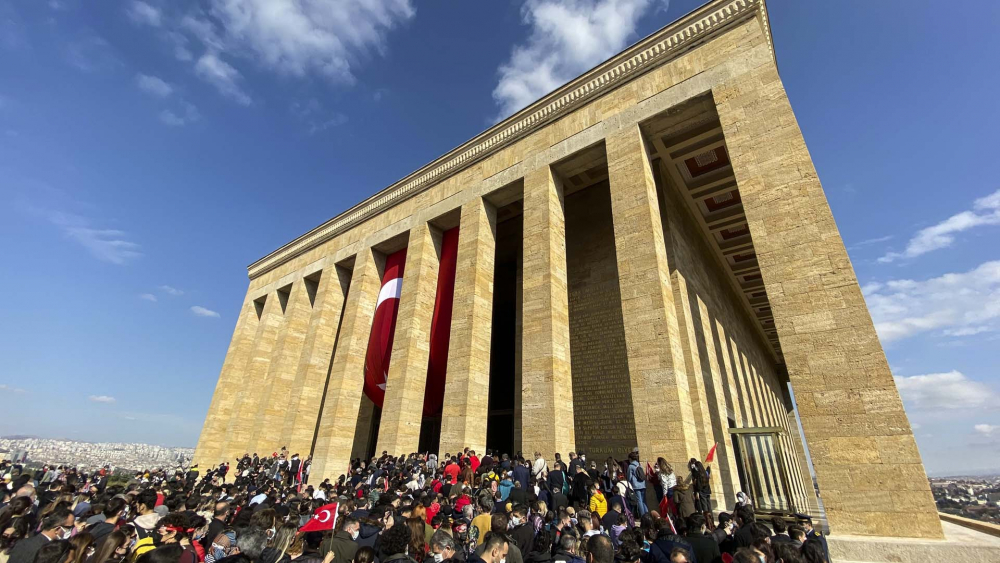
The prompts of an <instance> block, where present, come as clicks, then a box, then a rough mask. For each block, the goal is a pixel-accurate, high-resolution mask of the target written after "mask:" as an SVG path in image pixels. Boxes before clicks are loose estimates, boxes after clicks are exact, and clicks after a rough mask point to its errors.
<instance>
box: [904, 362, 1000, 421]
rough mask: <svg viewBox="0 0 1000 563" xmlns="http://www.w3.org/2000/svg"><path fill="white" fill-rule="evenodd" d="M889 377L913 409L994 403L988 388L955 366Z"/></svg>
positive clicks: (965, 407) (967, 406) (929, 409)
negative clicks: (954, 367)
mask: <svg viewBox="0 0 1000 563" xmlns="http://www.w3.org/2000/svg"><path fill="white" fill-rule="evenodd" d="M893 379H895V380H896V387H897V388H898V389H899V394H900V396H902V398H903V402H905V403H907V406H909V407H912V408H913V409H915V410H925V411H939V410H952V409H955V410H957V409H981V408H992V407H994V406H996V404H997V398H998V397H997V394H996V393H995V392H994V391H993V390H992V389H990V388H989V387H987V386H986V385H984V384H982V383H979V382H978V381H972V380H971V379H969V378H967V377H965V375H964V374H962V373H961V372H959V371H956V370H952V371H949V372H945V373H930V374H927V375H913V376H910V377H902V376H900V377H894V378H893Z"/></svg>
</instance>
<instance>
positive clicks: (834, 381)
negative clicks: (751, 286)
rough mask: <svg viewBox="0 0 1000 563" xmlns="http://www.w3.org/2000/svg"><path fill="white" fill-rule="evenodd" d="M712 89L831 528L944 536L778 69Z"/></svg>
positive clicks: (753, 72) (751, 73)
mask: <svg viewBox="0 0 1000 563" xmlns="http://www.w3.org/2000/svg"><path fill="white" fill-rule="evenodd" d="M712 93H713V96H714V98H715V102H716V109H717V111H718V114H719V120H720V122H721V124H722V129H723V132H724V134H725V137H726V145H727V149H728V151H729V155H730V160H731V161H732V165H733V171H734V172H735V175H736V181H737V184H738V185H739V189H740V195H741V197H742V200H743V207H744V211H745V213H746V218H747V222H748V224H749V226H750V232H751V234H752V235H753V240H754V246H755V249H756V252H757V259H758V262H759V264H760V271H761V274H762V276H763V279H764V286H765V287H766V288H767V295H768V298H769V300H770V302H771V310H772V311H773V313H774V322H775V326H776V327H777V330H778V338H779V339H780V342H781V349H782V352H783V354H784V357H785V364H786V366H787V368H788V375H789V379H790V380H791V382H792V385H793V386H794V388H795V396H796V399H797V402H798V406H799V414H800V417H801V420H802V427H803V429H804V430H805V438H806V442H807V443H808V445H809V451H810V453H811V454H812V460H813V466H814V467H815V469H816V477H817V479H818V481H819V487H820V490H821V491H822V494H823V504H824V505H825V507H826V514H827V518H828V520H829V523H830V528H831V530H832V531H833V532H834V533H836V534H854V535H875V536H907V537H922V538H941V537H942V531H941V523H940V521H939V520H938V516H937V510H936V508H935V505H934V499H933V497H932V496H931V492H930V486H929V485H928V482H927V475H926V473H925V472H924V466H923V463H922V462H921V460H920V453H919V452H918V451H917V445H916V442H915V440H914V439H913V432H912V431H911V429H910V424H909V422H908V420H907V418H906V413H904V412H903V404H902V401H901V400H900V398H899V393H898V391H897V390H896V386H895V383H894V382H893V379H892V373H891V372H890V371H889V365H888V362H887V361H886V359H885V354H884V353H883V351H882V347H881V345H880V344H879V340H878V336H877V335H876V333H875V327H874V326H873V325H872V320H871V316H870V315H869V313H868V309H867V307H866V306H865V301H864V297H862V294H861V289H860V288H859V287H858V281H857V278H856V276H855V274H854V269H853V268H852V267H851V262H850V260H849V258H848V256H847V251H846V249H845V248H844V243H843V241H842V240H841V238H840V233H839V232H838V231H837V226H836V224H835V223H834V221H833V216H832V214H831V212H830V208H829V206H828V204H827V201H826V197H825V196H824V194H823V188H822V186H820V183H819V179H818V178H817V177H816V171H815V169H814V168H813V164H812V161H811V159H810V158H809V152H808V150H807V149H806V145H805V142H804V141H803V139H802V134H801V132H800V131H799V128H798V125H797V123H796V121H795V116H794V115H793V113H792V108H791V106H790V105H789V103H788V98H787V96H786V95H785V91H784V88H783V87H782V84H781V80H780V78H779V77H778V73H777V69H776V68H775V67H774V66H773V65H763V66H760V67H757V68H755V69H753V70H750V71H748V72H746V73H744V74H742V75H739V76H737V77H735V78H732V79H731V80H730V81H728V82H726V83H724V84H722V85H719V86H717V87H716V88H714V89H713V92H712ZM901 522H905V525H901V524H900V523H901Z"/></svg>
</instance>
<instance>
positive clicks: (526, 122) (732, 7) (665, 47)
mask: <svg viewBox="0 0 1000 563" xmlns="http://www.w3.org/2000/svg"><path fill="white" fill-rule="evenodd" d="M765 12H766V10H765V9H764V6H763V0H715V1H713V2H710V3H708V4H706V5H704V6H702V7H701V8H699V9H697V10H695V11H693V12H691V13H690V14H688V15H686V16H684V17H682V18H680V19H679V20H677V21H675V22H673V23H671V24H669V25H667V26H666V27H664V28H662V29H660V30H659V31H657V32H655V33H653V34H651V35H650V36H648V37H646V38H645V39H643V40H641V41H639V42H638V43H636V44H635V45H633V46H631V47H629V48H628V49H626V50H625V51H623V52H621V53H619V54H618V55H615V56H614V57H612V58H611V59H609V60H608V61H605V62H604V63H602V64H600V65H598V66H597V67H595V68H593V69H591V70H590V71H588V72H587V73H585V74H583V75H582V76H580V77H579V78H577V79H575V80H573V81H572V82H569V83H568V84H566V85H565V86H563V87H561V88H559V89H558V90H556V91H554V92H552V93H551V94H549V95H547V96H545V97H544V98H542V99H540V100H538V101H537V102H535V103H533V104H531V105H530V106H528V107H526V108H524V109H523V110H521V111H519V112H517V113H515V114H514V115H512V116H510V117H508V118H507V119H505V120H503V121H502V122H500V123H498V124H496V125H494V126H493V127H491V128H490V129H488V130H486V131H485V132H483V133H481V134H479V135H478V136H476V137H475V138H473V139H472V140H470V141H468V142H466V143H465V144H463V145H461V146H459V147H458V148H456V149H454V150H452V151H451V152H449V153H447V154H445V155H444V156H442V157H440V158H438V159H437V160H435V161H434V162H431V163H430V164H428V165H426V166H424V167H423V168H421V169H419V170H417V171H416V172H414V173H412V174H410V175H409V176H407V177H405V178H403V179H402V180H400V181H398V182H396V183H394V184H392V185H391V186H389V187H388V188H386V189H384V190H382V191H380V192H379V193H377V194H375V195H374V196H372V197H370V198H368V199H366V200H364V201H362V202H361V203H359V204H357V205H355V206H354V207H352V208H350V209H348V210H347V211H345V212H344V213H341V214H340V215H337V216H336V217H334V218H333V219H330V220H329V221H327V222H325V223H323V224H322V225H320V226H318V227H316V228H315V229H313V230H311V231H309V232H308V233H306V234H304V235H302V236H300V237H298V238H296V239H295V240H293V241H291V242H289V243H288V244H286V245H284V246H282V247H281V248H279V249H277V250H275V251H274V252H272V253H270V254H268V255H267V256H265V257H263V258H261V259H260V260H258V261H256V262H254V263H253V264H251V265H250V266H249V267H248V268H247V270H248V273H249V276H250V279H254V278H256V277H258V276H260V275H262V274H264V273H266V272H268V271H270V270H272V269H274V268H276V267H278V266H280V265H281V264H283V263H285V262H287V261H288V260H291V259H292V258H294V257H296V256H299V255H300V254H302V253H303V252H306V251H308V250H310V249H312V248H315V247H316V246H318V245H320V244H322V243H324V242H326V241H328V240H330V239H331V238H333V237H335V236H337V235H338V234H340V233H343V232H344V231H347V230H348V229H350V228H351V227H353V226H355V225H357V224H359V223H361V222H362V221H365V220H367V219H369V218H370V217H373V216H375V215H377V214H378V213H381V212H383V211H385V210H386V209H388V208H390V207H392V206H394V205H396V204H398V203H400V202H402V201H404V200H406V199H408V198H410V197H413V196H414V195H416V194H418V193H420V192H422V191H424V190H425V189H427V188H430V187H431V186H433V185H435V184H437V183H438V182H440V181H442V180H443V179H445V178H447V177H449V176H451V175H453V174H455V173H457V172H459V171H461V170H463V169H465V168H466V167H468V166H470V165H471V164H474V163H476V162H478V161H480V160H482V159H484V158H486V157H488V156H490V155H491V154H493V153H495V152H496V151H498V150H500V149H501V148H503V147H506V146H508V145H510V144H511V143H513V142H515V141H518V140H520V139H522V138H524V137H525V136H527V135H528V134H530V133H531V132H533V131H535V130H537V129H538V128H540V127H542V126H544V125H547V124H549V123H551V122H553V121H555V120H556V119H559V118H560V117H563V116H564V115H566V114H568V113H570V112H572V111H573V110H575V109H577V108H579V107H580V106H582V105H583V104H585V103H587V102H588V101H590V100H592V99H593V98H595V97H597V96H600V95H603V94H605V93H607V92H608V91H610V90H612V89H614V88H616V87H618V86H619V85H621V84H623V83H625V82H628V81H630V80H633V79H635V78H636V77H638V76H640V75H642V74H644V73H646V72H648V71H650V70H652V69H654V68H656V67H658V66H660V65H662V64H664V63H666V62H668V61H670V60H672V59H674V58H676V57H678V56H680V55H681V54H683V53H684V52H686V51H688V50H690V49H692V48H694V47H696V46H698V45H700V44H701V43H704V42H705V41H707V40H708V39H710V38H711V37H713V36H715V35H717V34H718V33H720V32H722V31H724V30H726V29H728V28H731V27H732V26H734V25H737V24H738V23H740V22H742V21H745V20H746V19H747V18H750V17H753V16H754V15H756V14H758V13H760V14H761V16H762V17H761V23H762V25H763V26H764V28H765V29H764V34H765V37H766V38H767V41H768V46H769V47H770V46H771V33H770V30H769V29H767V17H766V13H765ZM771 54H772V57H773V55H774V49H773V48H771Z"/></svg>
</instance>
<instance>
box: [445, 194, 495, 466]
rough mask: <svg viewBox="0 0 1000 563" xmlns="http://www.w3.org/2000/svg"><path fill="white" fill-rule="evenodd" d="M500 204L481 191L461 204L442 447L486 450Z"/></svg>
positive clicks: (451, 449)
mask: <svg viewBox="0 0 1000 563" xmlns="http://www.w3.org/2000/svg"><path fill="white" fill-rule="evenodd" d="M495 260H496V209H494V208H493V206H492V205H491V204H490V203H488V202H487V201H485V200H483V198H481V197H476V198H473V199H472V201H469V202H468V203H466V204H465V205H463V206H462V215H461V223H460V224H459V231H458V256H457V260H456V266H455V300H454V307H453V308H452V316H451V341H450V344H449V346H448V380H447V384H446V385H445V387H444V408H443V410H442V414H441V446H440V447H439V448H438V449H439V450H440V451H441V452H456V451H461V450H462V448H465V447H469V448H471V449H473V450H475V451H476V452H485V451H486V412H487V410H488V408H489V394H490V342H491V336H492V330H493V267H494V263H495Z"/></svg>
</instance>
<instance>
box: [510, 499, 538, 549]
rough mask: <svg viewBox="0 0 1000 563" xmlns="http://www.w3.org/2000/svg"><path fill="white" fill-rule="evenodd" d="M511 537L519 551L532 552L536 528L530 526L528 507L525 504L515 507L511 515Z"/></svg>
mask: <svg viewBox="0 0 1000 563" xmlns="http://www.w3.org/2000/svg"><path fill="white" fill-rule="evenodd" d="M510 526H511V527H510V532H509V535H510V537H511V539H512V540H514V545H516V546H517V550H518V551H519V552H521V553H522V554H524V553H530V552H531V544H532V542H533V541H534V539H535V528H534V527H533V526H531V525H530V524H528V507H527V506H525V505H523V504H518V505H516V506H514V509H513V510H511V513H510Z"/></svg>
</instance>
